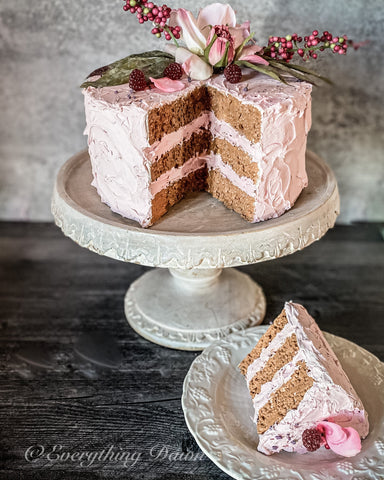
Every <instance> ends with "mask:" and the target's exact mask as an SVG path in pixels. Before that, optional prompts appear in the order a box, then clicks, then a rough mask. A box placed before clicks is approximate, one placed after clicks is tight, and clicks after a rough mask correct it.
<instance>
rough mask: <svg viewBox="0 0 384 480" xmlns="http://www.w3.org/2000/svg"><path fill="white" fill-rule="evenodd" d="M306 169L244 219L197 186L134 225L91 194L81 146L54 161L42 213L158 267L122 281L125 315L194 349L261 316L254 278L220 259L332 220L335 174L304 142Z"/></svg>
mask: <svg viewBox="0 0 384 480" xmlns="http://www.w3.org/2000/svg"><path fill="white" fill-rule="evenodd" d="M307 171H308V176H309V185H308V187H307V188H306V189H305V190H304V191H303V192H302V194H301V195H300V197H299V199H298V200H297V202H296V204H295V206H294V207H293V208H292V209H291V210H289V211H288V212H286V213H285V214H284V215H282V216H281V217H279V218H276V219H272V220H268V221H266V222H261V223H256V224H251V223H248V222H246V221H245V220H243V219H242V218H241V217H240V216H239V215H238V214H236V213H234V212H232V211H230V210H228V209H227V208H225V207H224V206H223V205H222V204H221V203H220V202H218V201H217V200H215V199H214V198H213V197H211V196H210V195H209V194H208V193H202V192H199V193H196V194H191V195H189V196H188V197H187V198H186V199H184V200H182V201H181V202H180V203H178V204H177V205H175V206H174V207H173V208H172V209H171V211H170V212H168V213H167V215H165V216H164V217H163V218H162V219H161V220H160V221H158V222H157V223H156V224H155V225H154V226H152V227H151V228H148V229H143V228H141V227H140V226H139V225H138V224H137V223H136V222H134V221H130V220H127V219H125V218H123V217H121V216H120V215H117V214H114V213H113V212H112V211H111V210H110V209H109V207H107V206H106V205H105V204H103V203H102V202H101V201H100V198H99V196H98V194H97V192H96V189H95V188H94V187H92V186H91V181H92V173H91V164H90V161H89V157H88V153H87V152H85V151H84V152H80V153H78V154H77V155H75V156H74V157H72V158H71V159H69V160H68V161H67V162H66V163H65V164H64V166H63V167H62V168H61V170H60V172H59V174H58V177H57V180H56V184H55V188H54V192H53V199H52V213H53V215H54V218H55V221H56V224H57V225H58V226H59V227H60V228H61V230H62V231H63V233H64V234H65V235H67V236H68V237H70V238H71V239H72V240H74V241H75V242H76V243H78V244H79V245H80V246H82V247H85V248H88V249H89V250H91V251H93V252H96V253H98V254H100V255H106V256H108V257H111V258H115V259H117V260H122V261H124V262H132V263H139V264H141V265H147V266H151V267H161V268H157V269H154V270H151V271H149V272H147V273H145V274H144V275H142V276H141V277H140V278H139V279H138V280H136V281H135V282H134V283H133V284H132V285H131V287H130V288H129V290H128V292H127V294H126V296H125V314H126V316H127V319H128V322H129V323H130V325H131V326H132V328H134V329H135V330H136V331H137V332H138V333H139V334H140V335H142V336H143V337H145V338H147V339H148V340H150V341H152V342H155V343H158V344H160V345H163V346H166V347H171V348H178V349H183V350H202V349H203V348H205V347H206V346H208V345H209V344H210V343H212V342H213V341H214V340H217V339H219V338H221V337H223V336H224V335H227V334H229V333H232V332H236V331H239V330H242V329H244V328H248V327H251V326H254V325H257V324H259V323H261V322H262V320H263V318H264V315H265V307H266V302H265V297H264V294H263V291H262V289H261V287H260V286H259V285H258V284H256V283H255V282H254V281H253V280H252V279H251V278H250V277H249V276H248V275H245V274H244V273H242V272H240V271H238V270H236V269H234V268H228V267H236V266H240V265H248V264H252V263H257V262H263V261H266V260H272V259H275V258H279V257H282V256H284V255H288V254H291V253H294V252H296V251H297V250H301V249H303V248H305V247H306V246H308V245H310V244H311V243H313V242H314V241H316V240H318V239H320V238H321V237H322V236H323V235H324V234H325V233H326V231H327V230H328V229H329V228H331V227H333V225H334V223H335V220H336V217H337V215H338V211H339V194H338V189H337V183H336V180H335V177H334V175H333V173H332V171H331V170H330V168H329V167H328V166H327V165H326V164H325V163H324V161H323V160H321V159H320V158H319V157H318V156H316V155H315V154H314V153H312V152H307Z"/></svg>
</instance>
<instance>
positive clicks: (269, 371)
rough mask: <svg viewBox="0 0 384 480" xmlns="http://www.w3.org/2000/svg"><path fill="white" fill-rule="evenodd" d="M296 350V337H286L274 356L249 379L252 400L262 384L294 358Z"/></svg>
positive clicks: (297, 348)
mask: <svg viewBox="0 0 384 480" xmlns="http://www.w3.org/2000/svg"><path fill="white" fill-rule="evenodd" d="M298 350H299V346H298V345H297V339H296V335H295V334H293V335H291V336H290V337H287V338H286V339H285V342H284V343H283V344H282V345H281V347H280V348H279V349H278V350H277V351H276V352H275V353H274V355H272V356H271V357H269V359H268V361H267V363H266V364H265V365H264V367H263V368H262V369H261V370H259V371H258V372H257V373H255V375H254V376H253V377H252V378H251V380H250V382H249V384H248V388H249V392H250V394H251V397H252V398H253V397H254V396H255V395H257V394H258V393H260V390H261V388H262V386H263V384H264V383H268V382H270V381H271V380H272V379H273V377H274V376H275V374H276V373H277V372H278V371H279V370H280V369H281V368H283V366H284V365H286V364H287V363H288V362H290V361H291V360H292V359H293V358H294V357H295V355H296V354H297V352H298Z"/></svg>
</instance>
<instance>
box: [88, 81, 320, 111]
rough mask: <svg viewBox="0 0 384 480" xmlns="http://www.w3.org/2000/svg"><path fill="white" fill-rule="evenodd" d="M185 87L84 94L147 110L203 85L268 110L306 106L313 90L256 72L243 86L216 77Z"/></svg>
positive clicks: (124, 87)
mask: <svg viewBox="0 0 384 480" xmlns="http://www.w3.org/2000/svg"><path fill="white" fill-rule="evenodd" d="M181 81H182V82H183V83H184V85H185V87H184V89H183V90H181V91H177V92H171V93H166V92H163V91H161V90H159V89H158V88H151V89H147V90H144V91H137V92H135V91H134V90H132V89H131V88H130V86H129V84H128V83H126V84H122V85H118V86H111V87H102V88H95V87H88V88H86V89H85V92H86V93H87V94H88V95H90V96H91V97H93V98H94V99H95V100H97V101H100V102H105V103H106V104H108V106H109V107H115V108H121V107H124V106H136V107H138V108H139V109H142V110H145V111H148V110H150V109H152V108H155V107H159V106H161V105H163V104H167V103H171V102H173V101H175V100H177V99H179V98H182V97H183V96H184V95H188V93H191V92H192V91H193V90H194V89H195V88H198V87H200V86H203V85H207V86H208V87H213V88H216V89H218V90H220V91H221V92H224V93H225V94H229V95H233V96H234V97H236V98H238V99H239V100H241V101H242V102H244V103H250V104H253V105H254V106H256V107H258V108H260V109H261V110H266V109H268V108H270V107H274V106H276V105H278V104H281V103H284V102H285V101H288V102H289V101H291V99H293V98H295V99H296V100H297V99H298V98H300V97H302V101H303V105H305V103H306V101H307V98H306V97H307V96H308V95H309V94H310V92H311V90H312V86H311V85H310V84H309V83H306V82H301V81H298V80H296V79H294V78H292V79H291V80H290V81H289V83H288V84H284V83H282V82H279V81H277V80H274V79H272V78H269V77H267V76H265V75H255V74H254V72H253V73H252V74H251V73H250V74H246V75H244V77H243V81H242V82H240V83H236V84H234V83H230V82H228V81H227V80H226V79H225V77H224V76H223V75H215V76H213V77H212V78H210V79H209V80H208V81H206V82H205V81H199V80H192V81H189V80H188V79H187V78H183V79H182V80H181Z"/></svg>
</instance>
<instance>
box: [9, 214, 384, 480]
mask: <svg viewBox="0 0 384 480" xmlns="http://www.w3.org/2000/svg"><path fill="white" fill-rule="evenodd" d="M146 270H147V268H146V267H141V266H139V265H133V264H124V263H122V262H118V261H115V260H111V259H108V258H106V257H101V256H98V255H96V254H94V253H91V252H89V251H88V250H85V249H82V248H80V247H78V246H77V245H76V244H74V243H73V242H72V241H70V240H69V239H67V238H65V237H64V236H63V235H62V233H61V232H60V231H59V229H58V228H57V227H55V226H53V225H52V224H47V223H10V222H3V223H0V340H1V343H0V425H1V437H0V478H6V479H24V478H34V479H50V480H51V479H52V480H55V479H63V478H69V479H71V480H73V479H83V478H84V479H88V478H110V479H120V478H121V479H123V478H124V479H145V480H151V479H164V480H165V479H166V480H184V479H192V478H193V479H197V480H200V479H201V480H203V479H207V480H208V479H209V480H216V479H225V478H228V476H227V475H226V474H224V473H223V472H221V471H220V470H219V469H218V468H217V467H216V466H215V465H214V464H213V463H212V462H211V461H210V460H208V459H207V458H206V457H204V455H203V454H202V453H201V452H200V450H199V448H198V447H197V445H196V443H195V442H194V440H193V438H192V436H191V435H190V434H189V432H188V430H187V427H186V425H185V423H184V418H183V412H182V409H181V404H180V397H181V392H182V384H183V379H184V376H185V374H186V373H187V371H188V368H189V366H190V364H191V362H192V361H193V359H194V358H195V357H196V355H197V353H193V352H186V351H178V350H170V349H166V348H164V347H160V346H158V345H155V344H152V343H149V342H148V341H146V340H144V339H143V338H141V337H140V336H138V335H137V334H136V333H135V332H134V331H133V330H132V329H131V328H130V327H129V325H128V323H127V321H126V319H125V314H124V310H123V301H122V299H123V296H124V294H125V292H126V290H127V288H128V286H129V285H130V283H131V282H133V281H134V280H135V279H136V278H138V277H139V276H140V275H141V274H142V273H143V272H144V271H146ZM240 270H241V271H244V272H246V273H248V274H249V275H251V277H252V278H254V279H255V280H256V281H257V282H259V283H260V284H261V285H262V286H263V288H264V291H265V293H266V295H267V316H266V319H265V323H268V322H270V321H271V320H273V318H274V317H275V316H276V315H277V314H278V313H279V312H280V310H281V308H282V306H283V302H284V301H285V300H294V301H297V302H299V303H303V304H304V305H305V306H306V307H307V308H308V310H309V311H310V313H311V314H312V315H313V316H314V317H315V319H316V320H317V322H318V323H319V325H320V327H321V328H322V329H323V330H326V331H328V332H331V333H333V334H336V335H339V336H342V337H345V338H347V339H349V340H352V341H353V342H355V343H358V344H359V345H360V346H362V347H364V348H366V349H367V350H369V351H371V352H372V353H374V354H375V355H377V356H378V357H379V358H380V359H382V360H384V338H383V337H384V334H383V318H384V242H383V238H382V236H381V234H380V225H376V224H357V225H353V226H338V227H336V228H335V229H333V230H332V231H330V232H329V233H328V234H327V235H326V236H325V237H324V238H323V239H322V240H321V241H320V242H317V243H315V244H313V245H311V246H310V247H308V248H306V249H305V250H303V251H301V252H298V253H295V254H293V255H289V256H288V257H284V258H281V259H279V260H274V261H271V262H264V263H261V264H256V265H252V266H249V267H242V268H241V269H240Z"/></svg>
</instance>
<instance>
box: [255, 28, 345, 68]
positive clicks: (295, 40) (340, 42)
mask: <svg viewBox="0 0 384 480" xmlns="http://www.w3.org/2000/svg"><path fill="white" fill-rule="evenodd" d="M303 41H304V44H303V45H300V44H301V43H302V42H303ZM328 48H330V49H331V50H332V51H333V52H334V53H339V54H345V53H347V49H348V42H347V36H346V35H343V36H342V37H335V36H333V35H332V34H331V33H329V32H328V31H324V32H323V34H322V35H320V34H319V32H318V30H313V32H312V33H311V35H307V36H305V37H304V38H303V37H299V36H298V35H297V33H294V34H292V35H287V36H286V37H269V41H268V46H267V47H265V48H264V54H265V55H266V56H268V57H271V58H275V59H277V60H285V61H286V62H289V61H290V60H291V59H292V58H293V56H294V55H295V54H297V55H299V56H300V57H302V58H303V59H304V60H307V59H308V58H310V57H311V58H314V59H316V58H317V57H318V53H317V52H318V51H320V52H323V51H324V50H325V49H328Z"/></svg>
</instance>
